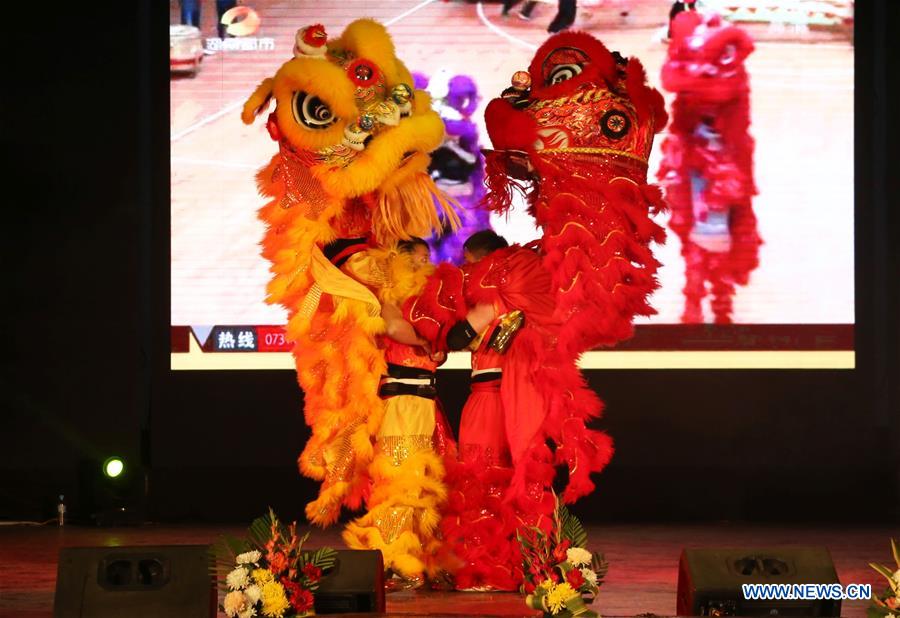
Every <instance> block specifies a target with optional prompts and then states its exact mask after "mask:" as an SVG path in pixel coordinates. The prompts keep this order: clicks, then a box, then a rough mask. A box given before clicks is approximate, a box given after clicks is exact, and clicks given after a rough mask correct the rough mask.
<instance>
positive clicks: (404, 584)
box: [384, 573, 425, 592]
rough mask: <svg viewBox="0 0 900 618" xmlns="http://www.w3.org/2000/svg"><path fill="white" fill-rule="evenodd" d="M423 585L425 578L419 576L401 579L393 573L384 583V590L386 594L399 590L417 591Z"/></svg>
mask: <svg viewBox="0 0 900 618" xmlns="http://www.w3.org/2000/svg"><path fill="white" fill-rule="evenodd" d="M424 585H425V578H424V577H422V576H421V575H412V576H410V577H403V576H402V575H400V574H398V573H394V574H392V575H391V576H390V577H388V578H387V579H386V580H385V581H384V589H385V591H387V592H397V591H399V590H417V589H419V588H421V587H422V586H424Z"/></svg>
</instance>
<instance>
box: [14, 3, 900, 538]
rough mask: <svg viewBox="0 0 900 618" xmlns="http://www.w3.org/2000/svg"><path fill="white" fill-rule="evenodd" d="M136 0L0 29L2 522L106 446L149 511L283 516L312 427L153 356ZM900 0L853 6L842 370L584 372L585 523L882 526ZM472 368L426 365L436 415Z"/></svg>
mask: <svg viewBox="0 0 900 618" xmlns="http://www.w3.org/2000/svg"><path fill="white" fill-rule="evenodd" d="M154 4H156V6H152V7H151V6H150V3H149V2H144V3H133V6H132V3H115V4H113V3H110V5H109V6H106V5H103V4H102V3H92V4H80V5H78V6H73V5H64V6H56V5H54V7H53V9H52V11H53V14H52V15H51V14H50V13H49V12H48V13H46V14H40V13H39V12H37V11H36V9H35V8H34V6H30V7H29V9H30V10H29V11H28V12H26V13H25V14H22V15H12V16H8V20H7V23H17V24H19V27H17V28H15V29H9V30H7V31H6V32H4V34H3V35H2V37H0V39H2V41H3V45H4V47H5V48H6V49H5V52H6V53H5V54H4V57H5V58H6V59H7V62H6V63H5V66H4V72H5V75H4V81H5V85H4V88H3V89H2V101H3V103H2V106H3V107H2V112H3V118H4V126H3V129H2V131H0V139H2V141H3V144H4V150H6V151H7V157H6V159H7V165H8V166H10V167H7V169H8V170H9V173H8V174H5V182H4V189H5V191H4V206H5V208H4V213H5V221H4V223H5V226H4V234H3V241H2V243H0V246H2V260H3V266H4V278H3V287H4V293H3V298H4V302H3V306H4V309H5V311H6V315H5V320H4V322H3V324H4V327H5V336H4V337H3V340H2V341H3V345H4V348H5V352H6V353H5V354H4V355H3V356H2V360H0V363H2V372H0V380H2V382H0V387H2V401H3V411H2V420H0V435H2V436H3V438H4V439H3V447H2V449H0V519H22V518H25V519H43V518H48V517H51V516H52V515H53V513H54V511H55V504H56V496H57V495H58V494H60V493H64V494H66V496H67V501H68V503H69V505H70V511H71V512H72V513H73V515H76V516H77V515H79V509H80V508H81V509H82V510H83V508H84V505H85V503H86V502H85V492H86V488H85V487H86V482H85V479H81V481H79V474H78V469H79V465H80V464H81V462H84V461H90V460H94V461H97V460H102V459H103V458H104V457H105V456H107V455H110V454H118V455H122V456H124V457H125V458H126V460H127V462H128V463H129V464H130V465H132V466H135V467H136V468H138V467H140V466H143V468H144V470H146V471H147V472H148V473H147V475H146V480H147V481H148V483H147V486H146V488H147V493H146V501H145V506H146V507H147V517H149V518H150V519H153V520H156V521H184V520H187V521H198V520H204V521H245V520H247V519H249V518H251V517H253V516H255V515H258V514H259V513H260V512H262V511H263V509H264V508H265V507H266V506H267V505H270V504H271V505H272V506H274V507H276V508H278V509H279V510H280V511H281V512H283V514H284V515H285V516H298V517H299V516H301V515H302V505H303V504H304V502H305V501H306V500H307V499H308V498H309V497H310V495H311V493H312V491H313V485H312V484H311V483H309V482H308V481H306V480H304V479H303V478H301V477H300V476H299V474H298V473H297V472H296V467H295V465H294V460H295V458H296V456H297V454H298V453H299V451H300V449H301V447H302V444H303V441H304V439H305V437H306V435H307V433H306V429H305V427H304V425H303V421H302V414H301V410H302V397H301V394H300V392H299V390H298V388H297V386H296V383H295V380H294V376H293V374H292V373H290V372H275V371H269V372H249V371H242V372H215V373H203V372H170V371H169V370H168V363H169V340H168V335H169V319H168V318H169V315H168V307H169V298H168V289H169V281H168V263H169V255H168V252H169V246H168V238H169V234H168V232H169V228H168V213H169V204H168V191H169V172H168V160H169V159H168V145H169V139H168V138H169V136H168V126H169V125H168V116H167V114H168V101H167V99H166V97H167V95H168V66H167V62H166V48H165V46H166V38H167V37H166V27H167V25H168V23H167V22H168V9H167V7H166V5H165V4H164V3H159V2H157V3H154ZM889 4H890V6H889V10H890V11H892V15H887V11H888V8H885V7H888V5H889ZM10 10H13V11H16V10H19V11H25V9H24V8H20V9H12V8H11V9H10ZM48 11H49V9H48ZM896 13H897V6H896V3H887V2H879V3H860V5H859V6H857V24H856V32H857V54H856V58H857V68H856V75H857V89H856V92H857V106H856V109H857V127H856V134H857V157H856V159H857V160H856V179H857V201H856V211H857V226H856V250H857V277H856V281H857V311H856V315H857V330H856V337H857V369H856V370H853V371H752V372H751V371H734V370H732V371H728V372H716V371H673V370H666V371H604V372H593V373H591V374H590V375H589V379H590V382H591V384H592V386H594V387H595V388H596V389H597V390H598V392H599V393H600V394H601V395H602V396H603V398H604V399H605V400H606V402H607V412H606V416H605V418H604V419H603V420H602V421H601V422H600V423H599V425H601V426H603V427H604V428H605V429H606V430H607V431H609V433H610V434H611V435H612V436H613V437H614V438H615V440H616V444H617V449H618V452H617V454H616V456H615V458H614V460H613V463H612V464H611V465H610V467H609V468H608V469H607V471H606V472H605V473H604V474H602V475H600V476H599V477H598V479H597V481H598V490H597V492H596V493H595V494H594V495H593V496H592V497H591V498H589V499H585V500H584V501H582V502H580V503H579V505H578V506H577V508H576V511H577V512H578V513H579V514H580V515H581V516H582V517H583V518H584V519H586V520H656V521H665V520H684V519H701V520H720V519H753V520H857V521H867V520H868V521H879V520H880V521H896V518H897V516H898V494H900V490H898V488H900V463H898V461H900V446H898V445H900V427H898V417H900V398H898V384H900V372H898V350H900V336H898V329H897V318H898V315H900V305H898V299H897V293H898V276H897V274H898V271H897V268H896V266H897V262H896V257H897V244H898V243H897V242H896V241H895V240H894V238H895V237H896V233H897V229H898V227H897V225H896V223H897V216H898V215H897V209H896V207H894V208H893V209H889V208H888V206H889V204H890V203H894V202H895V201H896V200H889V199H888V197H887V196H888V195H891V196H895V195H897V194H898V193H897V175H896V171H895V170H894V169H891V170H888V169H887V152H888V144H889V142H888V137H887V136H888V135H889V134H893V133H892V132H891V133H889V132H888V128H889V127H888V125H887V121H886V118H887V110H888V109H892V106H891V105H890V101H894V102H896V97H895V96H892V98H891V99H888V92H887V91H886V88H888V87H890V88H895V84H894V83H889V82H888V81H887V76H889V75H897V74H898V72H897V71H896V67H893V68H891V67H888V66H886V65H885V61H884V60H883V58H882V54H881V52H879V53H876V50H878V49H884V48H885V46H886V44H885V39H886V32H887V24H889V23H898V21H897V15H896ZM26 24H28V25H30V27H25V25H26ZM876 26H877V27H876ZM891 122H892V123H893V121H891ZM893 128H896V126H895V124H893ZM851 163H852V162H851V160H850V157H849V154H848V161H847V164H848V165H850V164H851ZM10 164H11V165H10ZM798 182H802V179H798ZM888 182H890V183H892V184H891V185H890V186H888V185H887V183H888ZM466 383H467V376H466V375H465V373H464V372H447V373H443V374H441V385H440V388H441V392H442V397H443V398H444V400H445V402H446V406H447V408H448V410H450V411H451V415H450V416H451V423H454V424H455V423H457V422H458V418H457V417H456V416H454V412H455V414H458V410H459V409H460V407H461V405H462V399H463V397H464V396H465V393H466ZM143 480H144V479H143V477H141V478H136V479H134V481H135V482H136V483H137V485H138V486H139V488H140V489H142V487H141V486H142V482H143ZM138 493H139V494H141V493H143V492H138Z"/></svg>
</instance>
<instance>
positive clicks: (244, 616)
mask: <svg viewBox="0 0 900 618" xmlns="http://www.w3.org/2000/svg"><path fill="white" fill-rule="evenodd" d="M255 615H256V608H255V607H253V606H252V605H250V606H249V607H247V609H245V610H244V611H242V612H240V613H239V614H238V615H237V618H253V617H254V616H255Z"/></svg>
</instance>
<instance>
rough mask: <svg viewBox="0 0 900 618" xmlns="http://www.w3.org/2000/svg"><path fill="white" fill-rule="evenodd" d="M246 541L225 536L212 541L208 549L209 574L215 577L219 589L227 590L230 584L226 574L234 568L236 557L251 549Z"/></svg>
mask: <svg viewBox="0 0 900 618" xmlns="http://www.w3.org/2000/svg"><path fill="white" fill-rule="evenodd" d="M249 550H250V548H249V547H248V546H247V543H246V542H245V541H241V540H239V539H235V538H232V537H227V536H223V537H221V538H219V539H218V540H217V541H215V542H214V543H212V544H211V545H210V546H209V548H208V549H207V551H206V555H207V564H208V566H209V574H210V576H211V577H212V578H213V579H215V581H216V587H217V589H218V590H220V591H222V592H225V591H226V589H227V587H228V584H226V583H225V576H226V575H228V574H229V573H230V572H231V571H233V570H234V568H235V566H236V564H235V557H236V556H237V555H238V554H242V553H244V552H245V551H249Z"/></svg>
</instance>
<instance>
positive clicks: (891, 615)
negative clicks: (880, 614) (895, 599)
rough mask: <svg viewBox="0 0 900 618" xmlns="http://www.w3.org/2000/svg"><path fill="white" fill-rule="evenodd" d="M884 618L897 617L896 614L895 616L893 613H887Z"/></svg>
mask: <svg viewBox="0 0 900 618" xmlns="http://www.w3.org/2000/svg"><path fill="white" fill-rule="evenodd" d="M884 618H897V616H895V615H894V614H888V615H887V616H885V617H884Z"/></svg>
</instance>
